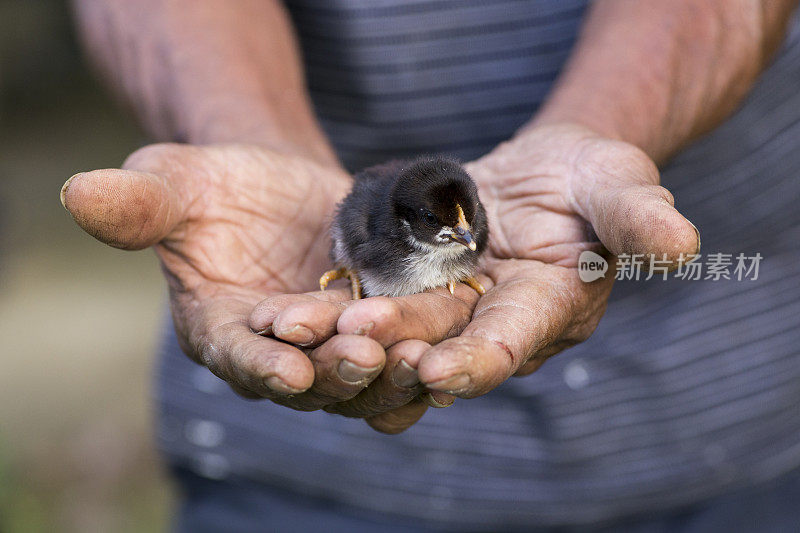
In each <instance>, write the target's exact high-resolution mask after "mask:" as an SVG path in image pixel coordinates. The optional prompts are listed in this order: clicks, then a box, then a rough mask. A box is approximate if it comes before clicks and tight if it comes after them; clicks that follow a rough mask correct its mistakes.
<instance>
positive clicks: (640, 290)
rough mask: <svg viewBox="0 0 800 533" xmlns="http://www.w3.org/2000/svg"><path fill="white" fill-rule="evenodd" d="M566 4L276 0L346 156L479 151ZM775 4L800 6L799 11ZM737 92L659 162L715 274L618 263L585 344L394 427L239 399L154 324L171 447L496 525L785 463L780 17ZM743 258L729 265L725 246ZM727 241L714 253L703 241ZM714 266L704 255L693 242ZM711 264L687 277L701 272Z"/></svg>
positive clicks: (795, 106)
mask: <svg viewBox="0 0 800 533" xmlns="http://www.w3.org/2000/svg"><path fill="white" fill-rule="evenodd" d="M585 3H586V2H585V1H583V0H538V1H531V2H519V1H513V0H497V1H493V2H486V1H484V0H462V1H459V2H446V1H442V0H413V1H405V2H404V1H400V0H380V1H377V0H341V1H337V2H325V3H322V2H315V1H312V0H293V1H291V2H288V5H289V8H290V10H291V12H292V16H293V18H294V21H295V24H296V26H297V28H298V33H299V36H300V39H301V43H302V46H303V53H304V58H305V62H306V69H307V73H308V78H309V84H310V89H311V94H312V97H313V100H314V103H315V105H316V109H317V112H318V114H319V116H320V117H321V120H322V123H323V126H324V128H325V129H326V131H327V132H328V134H329V135H330V138H331V139H332V141H333V143H334V145H335V147H336V149H337V150H338V152H339V154H340V155H341V157H342V158H343V160H344V161H345V162H346V164H347V165H348V166H349V168H351V169H353V170H355V169H359V168H361V167H363V166H366V165H369V164H372V163H376V162H380V161H383V160H385V159H388V158H391V157H402V156H406V155H414V154H418V153H420V152H428V153H430V152H447V153H450V154H453V155H455V156H457V157H460V158H462V159H464V160H469V159H472V158H475V157H477V156H479V155H481V154H483V153H485V152H487V151H488V150H490V149H491V148H492V147H493V146H494V145H495V144H497V143H498V142H500V141H502V140H504V139H506V138H508V137H509V136H510V135H511V134H512V133H513V132H514V130H515V129H516V128H517V127H519V126H520V125H521V124H522V123H524V122H525V121H526V120H527V119H528V118H530V116H531V115H532V114H533V113H534V112H535V111H536V108H537V106H538V105H539V103H540V102H541V101H542V99H543V98H544V96H545V95H546V94H547V91H548V90H549V89H550V86H551V85H552V83H553V81H554V79H555V78H556V76H557V75H558V72H559V70H560V69H561V68H562V66H563V64H564V61H565V60H566V58H567V56H568V54H569V52H570V49H571V47H572V46H573V44H574V42H575V40H576V37H577V32H578V29H579V26H580V22H581V19H582V17H583V15H584V11H585ZM795 22H797V21H796V20H795ZM793 28H794V29H793V30H792V31H791V33H790V35H789V37H788V38H787V42H786V43H785V45H784V47H783V49H782V51H781V53H780V55H779V56H778V58H777V59H776V60H775V62H774V64H773V65H772V66H771V67H770V68H769V69H768V71H767V72H765V73H764V74H763V76H762V77H761V79H760V81H759V82H758V84H757V86H756V87H755V89H754V90H753V92H752V93H751V94H750V96H749V97H748V99H747V101H746V102H745V104H744V105H743V107H742V108H741V109H740V110H739V111H738V112H737V113H736V114H735V115H734V116H733V117H731V118H730V119H729V120H728V121H727V122H726V123H725V124H724V125H723V126H722V127H720V128H718V129H717V130H716V131H715V132H713V133H712V134H711V135H709V136H707V137H706V138H704V139H702V140H700V141H699V142H696V143H695V144H694V145H692V146H691V147H689V148H688V149H687V150H686V151H684V152H683V153H682V154H681V155H680V156H679V157H678V158H676V159H675V160H674V161H673V162H672V163H671V164H670V165H669V166H668V167H667V168H665V169H664V172H663V184H664V185H665V186H666V187H668V188H669V189H670V190H671V191H672V192H673V194H674V195H675V198H676V202H677V206H678V208H679V209H680V210H681V212H682V213H684V214H685V215H686V216H687V218H689V219H690V220H692V221H693V222H694V223H695V224H696V225H697V226H698V227H699V229H700V232H701V234H702V237H703V253H704V258H703V259H701V262H703V263H704V265H705V266H706V269H707V268H708V264H709V259H713V258H710V257H709V254H714V253H722V254H732V258H731V259H732V263H733V264H732V265H731V267H730V269H729V270H730V274H731V276H730V277H731V278H732V279H728V280H726V279H724V278H723V279H719V280H715V279H713V277H712V278H711V279H700V280H693V281H692V280H684V279H676V278H675V277H674V276H670V279H669V280H667V281H663V280H660V279H651V280H650V281H644V280H639V281H636V280H628V281H620V282H618V283H617V284H616V286H615V289H614V292H613V294H612V297H611V302H610V304H609V306H608V311H607V313H606V316H605V317H604V318H603V320H602V321H601V323H600V326H599V328H598V329H597V331H596V333H595V334H594V335H593V336H592V337H591V338H590V339H589V340H588V341H587V342H585V343H583V344H581V345H579V346H577V347H575V348H573V349H570V350H568V351H567V352H565V353H563V354H561V355H558V356H557V357H554V358H553V359H551V360H550V361H548V362H547V363H546V364H545V365H544V366H543V367H542V368H541V369H540V370H539V371H538V372H537V373H535V374H533V375H531V376H529V377H525V378H521V379H512V380H509V381H508V382H506V383H504V384H503V385H501V386H500V387H499V388H497V389H496V390H494V391H492V392H491V393H489V394H487V395H485V396H483V397H480V398H476V399H473V400H460V401H457V402H456V403H455V405H454V406H453V407H450V408H448V409H444V410H429V412H428V413H427V414H426V415H425V416H424V417H423V418H422V420H421V421H420V422H419V423H418V424H417V425H415V426H414V427H413V428H412V429H410V430H409V431H407V432H406V433H403V434H401V435H398V436H386V435H381V434H378V433H375V432H374V431H372V430H371V429H369V428H368V427H367V426H366V424H364V423H363V422H362V421H359V420H349V419H344V418H341V417H335V416H331V415H328V414H326V413H323V412H314V413H298V412H294V411H291V410H289V409H286V408H283V407H279V406H276V405H273V404H271V403H269V402H258V403H252V402H246V401H243V400H241V399H239V398H238V397H237V396H235V395H234V394H233V393H232V392H230V391H229V390H228V388H227V386H226V385H225V384H224V383H222V382H221V381H219V380H218V379H217V378H216V377H214V376H213V375H211V374H210V373H209V372H208V371H207V370H205V369H204V368H201V367H198V366H196V365H194V364H193V363H191V362H190V361H189V360H188V359H187V358H186V357H185V356H184V355H182V354H181V353H180V350H179V348H178V346H177V343H176V341H175V339H174V335H173V334H172V333H171V332H170V333H167V334H166V338H167V340H166V342H165V344H164V350H163V356H162V358H161V362H160V365H159V369H158V389H157V390H158V402H159V403H158V405H159V415H160V416H159V443H160V446H161V448H162V449H163V451H164V452H165V454H166V455H167V457H168V459H169V461H171V462H173V463H174V464H178V465H182V466H187V467H189V468H193V469H195V470H196V471H197V472H199V473H201V474H202V475H205V476H208V477H212V478H225V477H227V476H242V477H246V478H250V479H254V480H258V481H261V482H263V483H266V484H274V485H276V486H280V487H283V488H284V489H285V490H288V491H292V490H294V491H298V492H303V493H307V494H313V495H318V496H323V497H326V498H330V499H332V500H336V501H339V502H343V503H346V504H349V505H352V506H355V507H359V508H367V509H371V510H376V511H381V512H387V513H397V514H400V515H403V516H412V517H416V518H420V519H422V520H429V521H430V522H431V523H432V524H437V523H438V524H441V523H446V524H449V525H450V526H456V527H458V526H459V525H464V526H467V525H468V526H470V527H471V528H473V529H476V528H477V529H480V528H483V529H486V530H493V529H498V528H500V527H512V526H525V525H561V524H576V523H583V522H589V521H596V520H602V519H607V518H615V517H620V516H624V515H627V514H631V513H638V512H647V511H655V510H665V509H670V508H675V507H678V506H682V505H687V504H690V503H696V502H698V501H701V500H704V499H707V498H711V497H714V496H716V495H720V494H723V493H726V492H730V491H732V490H734V489H736V488H738V487H740V486H744V485H749V484H754V483H759V482H762V481H765V480H768V479H771V478H774V477H776V476H778V475H780V474H782V473H786V472H788V471H790V470H792V469H795V468H797V467H798V466H799V465H800V329H798V323H800V319H799V318H798V317H800V301H798V296H799V295H800V245H798V243H800V209H798V207H797V205H798V201H800V179H798V174H800V92H799V91H798V87H800V32H798V25H797V24H794V25H793ZM739 253H742V254H744V255H745V256H747V257H752V256H755V254H757V253H758V254H760V255H761V256H762V257H763V259H762V261H761V263H760V268H759V273H758V277H757V279H756V280H753V279H752V277H753V276H752V272H751V274H750V276H749V277H746V278H745V279H743V280H741V281H739V280H737V279H736V276H735V275H733V274H734V271H733V269H734V267H735V264H736V255H737V254H739ZM722 257H723V258H724V257H725V256H722ZM711 262H713V261H711ZM707 272H708V270H706V271H704V272H703V273H702V277H703V278H705V277H706V274H707Z"/></svg>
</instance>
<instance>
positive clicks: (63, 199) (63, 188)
mask: <svg viewBox="0 0 800 533" xmlns="http://www.w3.org/2000/svg"><path fill="white" fill-rule="evenodd" d="M79 174H81V172H78V174H74V175H72V176H71V177H70V178H69V179H68V180H67V181H65V182H64V185H62V186H61V194H59V198H60V199H61V205H62V206H63V207H64V209H66V208H67V204H66V196H67V187H69V184H70V183H71V182H72V180H73V179H75V176H78V175H79Z"/></svg>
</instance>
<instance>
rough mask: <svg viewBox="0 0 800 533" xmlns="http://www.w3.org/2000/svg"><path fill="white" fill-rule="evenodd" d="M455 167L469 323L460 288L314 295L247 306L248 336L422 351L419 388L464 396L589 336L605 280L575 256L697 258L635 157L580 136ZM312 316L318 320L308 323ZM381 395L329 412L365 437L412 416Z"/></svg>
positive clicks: (543, 136)
mask: <svg viewBox="0 0 800 533" xmlns="http://www.w3.org/2000/svg"><path fill="white" fill-rule="evenodd" d="M466 168H467V170H468V171H469V172H470V174H471V175H472V176H473V178H474V179H475V180H476V182H477V183H478V187H479V192H480V196H481V200H482V201H483V203H484V205H485V206H486V210H487V214H488V216H489V225H490V232H491V237H490V243H489V250H488V251H487V253H486V259H485V264H484V272H485V274H486V275H488V277H489V278H490V279H489V280H486V282H485V283H484V285H485V286H486V287H487V289H488V290H487V292H486V294H485V295H484V296H483V297H481V298H480V300H478V301H477V305H476V306H475V307H474V312H473V310H472V305H473V304H474V303H475V299H476V298H477V296H476V295H475V293H474V291H471V290H470V289H468V288H467V287H465V286H463V285H462V286H460V288H459V289H458V291H457V292H456V297H450V296H449V295H448V294H447V291H446V290H444V289H442V290H436V291H431V292H428V293H424V294H416V295H412V296H407V297H401V298H368V299H365V300H361V301H358V302H354V303H351V304H350V305H348V306H347V307H344V308H341V307H340V308H338V309H336V310H333V309H330V308H329V306H328V304H327V303H325V302H320V301H314V299H313V298H319V297H321V296H322V294H324V293H316V294H309V295H306V296H303V297H302V298H304V300H303V301H302V302H300V301H296V299H298V298H301V296H299V295H297V296H291V297H285V299H284V300H282V301H276V300H275V299H272V298H270V299H268V300H266V301H265V302H262V303H261V304H259V305H258V306H257V307H256V308H255V310H254V311H253V314H252V316H251V317H250V321H251V325H253V326H254V327H266V326H267V325H269V324H271V323H281V324H282V327H284V328H286V327H288V326H290V325H291V326H294V325H298V324H303V325H305V326H307V327H310V328H311V329H313V330H315V331H316V332H318V333H317V334H318V336H319V339H322V338H326V337H327V336H331V335H333V331H334V329H335V330H336V331H338V333H339V334H340V335H351V334H354V333H356V334H363V335H366V336H368V337H370V338H373V339H375V340H376V341H377V342H379V343H380V344H381V345H383V346H385V347H389V346H393V345H394V346H398V347H400V346H404V345H407V343H410V342H413V341H410V340H408V339H422V340H424V341H426V342H427V343H430V344H432V345H433V347H431V348H430V349H425V350H422V351H421V353H415V354H414V357H412V358H411V359H412V366H413V367H414V368H415V369H416V371H417V376H416V377H417V378H418V379H419V381H420V383H421V384H422V385H420V386H421V387H425V389H426V390H431V391H439V392H440V393H446V394H450V395H455V396H460V397H464V398H472V397H475V396H478V395H480V394H485V393H486V392H489V391H490V390H492V389H493V388H495V387H496V386H497V385H499V384H500V383H502V382H503V381H504V380H506V379H508V378H509V377H510V376H512V375H525V374H529V373H531V372H533V371H534V370H536V369H537V368H538V367H539V366H541V364H542V363H543V362H544V361H545V360H546V359H547V358H548V357H550V356H552V355H554V354H556V353H558V352H560V351H561V350H563V349H564V348H567V347H569V346H572V345H574V344H576V343H578V342H581V341H583V340H585V339H586V338H588V337H589V335H591V333H592V332H593V331H594V329H595V327H596V326H597V323H598V322H599V320H600V317H601V316H602V314H603V312H604V310H605V307H606V302H607V299H608V296H609V294H610V292H611V286H612V284H613V278H614V276H613V269H612V271H611V273H608V274H606V277H605V278H602V279H599V280H597V281H594V282H592V283H584V282H582V281H581V280H580V278H579V277H578V273H577V263H578V256H579V255H580V253H581V252H582V251H584V250H595V251H598V252H602V251H603V248H605V249H606V250H608V251H610V252H611V253H612V254H621V253H628V254H634V253H636V254H654V255H655V257H656V258H658V259H661V258H662V255H666V257H667V258H668V259H669V260H670V261H672V262H673V263H675V264H676V263H677V261H678V259H679V258H680V256H681V254H684V255H685V256H688V255H690V254H694V253H696V252H697V251H698V248H699V244H700V242H699V235H698V233H697V230H696V229H695V228H694V226H693V225H692V224H691V223H690V222H689V221H688V220H686V219H685V218H684V217H683V216H681V215H680V213H678V211H676V210H675V208H674V207H673V200H672V196H671V195H670V193H669V192H668V191H667V190H666V189H664V188H663V187H660V186H658V181H659V174H658V170H657V168H656V166H655V164H654V163H653V162H652V161H651V160H650V159H649V158H648V157H647V155H645V153H644V152H642V151H641V150H639V149H637V148H635V147H634V146H632V145H629V144H626V143H623V142H620V141H616V140H611V139H607V138H603V137H601V136H599V135H597V134H595V133H594V132H592V131H590V130H588V129H586V128H582V127H579V126H574V125H568V124H564V125H550V126H539V127H534V128H530V129H528V130H526V131H524V132H523V133H522V134H520V136H518V137H517V138H515V139H513V140H512V141H510V142H508V143H505V144H503V145H501V146H499V147H498V148H497V149H496V150H494V151H493V152H492V153H490V154H489V155H487V156H485V157H483V158H481V159H480V160H477V161H474V162H472V163H469V164H468V165H467V166H466ZM598 239H599V241H600V242H598ZM601 243H602V244H601ZM323 307H326V308H329V309H330V312H329V313H327V314H323V313H321V312H320V310H321V309H322V308H323ZM273 321H274V322H273ZM334 323H335V324H336V328H334V327H333V324H334ZM333 338H335V337H333ZM286 340H291V339H286ZM416 346H417V348H418V347H419V345H416ZM391 351H392V350H391V349H390V352H391ZM391 387H392V385H391V381H389V380H387V379H383V378H382V379H379V380H378V381H377V382H376V383H375V384H374V385H373V386H371V387H370V388H369V389H367V390H365V391H364V392H362V393H360V394H359V395H358V396H356V397H355V398H353V399H352V400H350V401H349V402H346V403H340V404H337V405H336V406H335V407H333V408H330V409H329V410H330V411H333V412H338V413H341V414H344V415H347V416H362V417H368V420H369V421H370V423H371V425H373V427H376V429H380V430H383V431H388V432H398V431H402V430H403V429H405V428H406V427H408V426H410V425H411V424H413V423H414V422H416V420H418V419H419V417H420V416H421V414H422V411H421V408H420V407H419V404H418V403H411V404H408V405H407V406H405V407H402V408H400V409H398V410H393V409H395V408H398V407H399V406H401V405H402V403H400V402H401V400H402V401H408V399H409V398H404V397H402V396H397V395H395V394H393V393H392V392H391ZM445 397H447V396H445ZM422 409H423V410H424V408H422Z"/></svg>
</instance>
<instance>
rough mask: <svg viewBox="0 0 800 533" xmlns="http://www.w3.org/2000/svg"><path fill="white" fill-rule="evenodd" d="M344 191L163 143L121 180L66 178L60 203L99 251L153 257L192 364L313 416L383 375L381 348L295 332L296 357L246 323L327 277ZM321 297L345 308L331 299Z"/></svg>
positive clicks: (288, 168)
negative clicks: (270, 299) (265, 304)
mask: <svg viewBox="0 0 800 533" xmlns="http://www.w3.org/2000/svg"><path fill="white" fill-rule="evenodd" d="M350 185H351V181H350V177H349V176H348V175H347V174H346V173H345V172H343V171H342V170H341V169H339V168H328V167H323V166H321V165H319V164H316V163H313V162H311V161H308V160H305V159H302V158H299V157H291V156H286V155H280V154H277V153H274V152H271V151H268V150H265V149H262V148H258V147H255V146H245V145H225V146H222V145H220V146H205V147H199V146H187V145H175V144H161V145H152V146H149V147H145V148H143V149H141V150H139V151H137V152H135V153H134V154H133V155H131V156H130V157H129V158H128V160H127V161H126V162H125V164H124V170H119V169H107V170H95V171H92V172H87V173H82V174H78V175H76V176H74V177H73V178H72V179H71V180H70V181H68V182H67V183H66V184H65V186H64V188H63V189H62V202H63V203H64V206H65V207H66V208H67V210H68V211H69V212H70V213H71V214H72V216H73V217H74V219H75V221H76V222H77V223H78V224H79V225H80V226H81V227H82V228H83V229H85V230H86V231H87V232H89V233H90V234H91V235H93V236H95V237H96V238H98V239H99V240H101V241H102V242H105V243H107V244H110V245H112V246H115V247H118V248H123V249H130V250H135V249H142V248H146V247H149V246H154V248H155V251H156V253H157V255H158V257H159V259H160V261H161V264H162V267H163V271H164V273H165V275H166V278H167V280H168V283H169V290H170V303H171V308H172V315H173V319H174V323H175V327H176V330H177V333H178V338H179V340H180V343H181V346H182V348H183V350H184V351H185V352H186V353H187V354H189V356H190V357H192V358H193V359H194V360H195V361H196V362H198V363H200V364H203V365H205V366H207V367H208V368H209V369H210V370H211V371H212V372H214V373H215V374H216V375H217V376H219V377H221V378H222V379H224V380H226V381H227V382H228V383H229V384H230V386H231V387H232V388H233V389H234V390H235V391H237V392H238V393H239V394H241V395H243V396H246V397H249V398H262V397H266V398H271V399H273V400H274V401H276V402H278V403H281V404H284V405H288V406H290V407H293V408H296V409H316V408H320V407H322V406H323V405H327V404H329V403H333V402H336V401H341V400H346V399H348V398H351V397H352V396H355V395H356V394H357V393H358V392H360V391H361V390H362V389H363V388H364V387H365V386H366V384H368V383H369V381H371V380H372V379H374V378H375V376H376V375H377V374H378V373H379V372H380V371H381V369H382V368H383V366H384V363H385V359H386V355H385V353H384V350H383V348H382V347H381V346H380V344H378V343H377V342H376V341H375V340H373V339H370V338H368V337H364V336H343V335H339V336H337V337H335V338H332V339H330V340H329V341H328V342H325V343H324V344H323V343H322V341H320V342H313V340H312V339H303V338H302V333H301V332H297V331H295V332H294V333H293V335H289V337H290V338H291V339H292V340H293V341H294V342H296V343H297V344H301V345H303V346H301V348H302V349H299V348H298V347H294V346H292V345H290V344H287V343H284V342H279V341H277V340H275V339H272V338H266V337H263V336H259V335H256V334H254V333H253V332H252V331H251V330H250V328H249V326H248V316H249V315H250V312H251V311H252V309H253V306H254V305H256V303H258V302H259V301H261V300H263V299H264V298H266V297H267V296H270V295H278V294H283V293H298V292H302V291H307V290H309V289H311V288H313V287H315V286H317V283H318V280H319V276H320V273H321V272H324V271H325V270H326V269H328V268H330V266H331V265H330V262H329V259H328V247H329V238H328V227H329V222H330V219H331V217H332V212H333V209H334V207H335V205H336V203H337V202H338V201H339V200H340V199H341V198H342V197H343V196H344V195H345V194H346V193H347V191H348V190H349V188H350ZM322 298H323V299H324V298H328V299H329V300H331V301H332V302H334V303H331V304H330V305H331V306H332V307H334V308H339V306H341V305H344V304H339V303H335V302H336V300H337V298H338V299H339V300H343V298H341V297H340V296H339V295H337V293H336V291H333V292H331V293H330V294H326V295H323V296H322ZM311 348H314V349H313V350H312V349H311ZM400 348H402V347H400Z"/></svg>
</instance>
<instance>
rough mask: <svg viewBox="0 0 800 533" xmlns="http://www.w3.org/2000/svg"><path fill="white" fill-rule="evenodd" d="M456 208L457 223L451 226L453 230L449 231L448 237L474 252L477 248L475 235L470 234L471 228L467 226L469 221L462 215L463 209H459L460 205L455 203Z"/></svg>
mask: <svg viewBox="0 0 800 533" xmlns="http://www.w3.org/2000/svg"><path fill="white" fill-rule="evenodd" d="M456 210H457V211H458V224H456V227H455V228H453V232H452V233H450V234H449V235H448V237H450V238H451V239H452V240H454V241H456V242H457V243H459V244H463V245H464V246H466V247H467V248H469V249H470V250H472V251H473V252H474V251H475V250H476V249H477V248H478V245H477V244H476V243H475V237H474V236H473V235H472V231H471V230H472V228H470V227H469V223H468V222H467V219H466V218H465V217H464V210H463V209H461V206H460V205H458V204H456Z"/></svg>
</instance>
